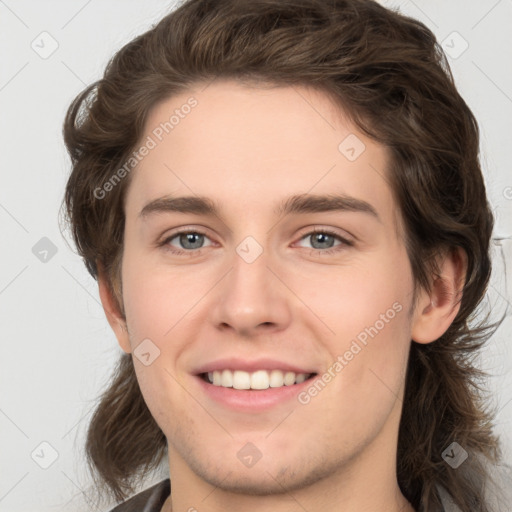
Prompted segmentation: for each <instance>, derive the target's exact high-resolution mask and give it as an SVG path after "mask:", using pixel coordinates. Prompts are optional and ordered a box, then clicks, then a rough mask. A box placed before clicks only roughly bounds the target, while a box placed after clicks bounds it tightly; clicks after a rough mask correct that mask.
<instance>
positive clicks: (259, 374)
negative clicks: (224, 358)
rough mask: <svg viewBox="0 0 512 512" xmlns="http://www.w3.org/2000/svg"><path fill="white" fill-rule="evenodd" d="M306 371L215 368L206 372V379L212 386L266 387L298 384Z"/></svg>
mask: <svg viewBox="0 0 512 512" xmlns="http://www.w3.org/2000/svg"><path fill="white" fill-rule="evenodd" d="M308 376H309V374H308V373H294V372H283V371H281V370H272V371H267V370H257V371H255V372H252V373H249V372H244V371H242V370H235V371H231V370H222V371H221V370H215V371H213V372H208V380H209V381H210V383H211V384H213V385H214V386H222V387H224V388H235V389H268V388H269V387H271V388H280V387H281V386H283V385H284V386H292V385H293V384H300V383H301V382H304V381H305V380H306V379H307V378H308Z"/></svg>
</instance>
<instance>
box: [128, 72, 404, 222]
mask: <svg viewBox="0 0 512 512" xmlns="http://www.w3.org/2000/svg"><path fill="white" fill-rule="evenodd" d="M149 140H151V141H152V142H151V145H152V146H153V147H152V149H151V150H150V151H149V152H147V154H146V156H144V158H142V159H141V161H140V162H139V163H138V164H137V166H136V168H135V169H134V171H133V175H132V182H131V184H130V188H129V191H128V197H127V204H131V205H132V206H134V207H135V208H138V209H139V211H140V209H141V208H142V207H143V206H144V204H145V203H147V202H148V201H149V200H154V199H156V198H158V197H162V196H164V195H166V194H167V195H181V196H184V195H187V196H191V195H199V196H208V197H211V198H212V199H213V200H214V201H215V202H217V203H218V204H219V205H220V206H221V207H224V208H226V209H227V208H229V205H230V204H233V205H234V204H235V203H237V206H238V210H239V209H240V207H243V208H244V211H246V212H252V213H257V212H258V213H259V214H262V212H263V211H267V210H269V211H270V210H272V211H273V212H275V211H276V202H277V200H278V199H280V200H281V201H280V202H283V201H284V200H285V199H286V198H287V197H290V196H292V195H299V194H307V193H311V194H326V193H333V194H344V195H348V196H351V197H356V198H360V199H361V200H364V201H367V202H368V203H370V204H373V205H374V206H375V208H376V209H377V210H383V214H384V215H385V214H386V213H387V214H388V215H390V214H393V212H394V210H395V205H394V202H393V198H392V194H391V190H390V188H389V185H388V180H387V166H388V162H389V153H388V150H387V148H385V147H384V146H382V145H380V144H378V143H376V142H375V141H373V140H371V139H369V138H368V137H367V136H365V135H363V134H362V133H361V132H360V131H359V130H358V129H357V128H356V126H355V125H353V124H352V123H351V122H350V121H349V120H348V118H347V116H346V115H345V114H344V112H343V111H342V109H341V108H340V107H339V106H338V105H335V104H334V103H333V101H332V100H331V99H330V98H329V97H328V96H327V95H326V94H324V93H322V92H321V91H318V90H315V89H312V88H309V87H305V86H293V87H284V86H279V87H269V86H265V87H259V86H248V85H246V84H240V83H238V82H236V81H229V80H224V81H220V80H217V81H215V82H213V83H211V84H209V85H205V84H196V85H195V86H194V87H192V88H190V90H188V91H186V92H182V93H180V94H177V95H175V96H173V97H171V98H169V99H166V100H164V101H162V102H160V103H158V104H157V105H155V106H154V107H153V108H152V109H151V110H150V112H149V114H148V117H147V120H146V124H145V130H144V134H143V136H142V138H141V143H144V141H146V142H147V141H149Z"/></svg>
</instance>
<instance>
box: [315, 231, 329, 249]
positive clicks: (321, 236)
mask: <svg viewBox="0 0 512 512" xmlns="http://www.w3.org/2000/svg"><path fill="white" fill-rule="evenodd" d="M315 236H316V237H317V238H316V241H318V242H319V243H320V244H322V243H323V244H325V243H328V242H329V241H330V240H329V239H331V238H332V236H331V235H328V234H326V233H317V234H316V235H315ZM328 247H330V245H329V246H328ZM322 248H323V249H325V247H322Z"/></svg>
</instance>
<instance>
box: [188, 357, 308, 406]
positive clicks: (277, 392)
mask: <svg viewBox="0 0 512 512" xmlns="http://www.w3.org/2000/svg"><path fill="white" fill-rule="evenodd" d="M224 368H226V367H224ZM259 368H261V367H259ZM289 371H293V370H289ZM201 373H203V372H201ZM299 373H306V372H299ZM309 373H313V372H309ZM316 376H317V375H313V376H312V377H311V378H309V379H307V380H305V381H304V382H301V383H300V384H293V385H292V386H282V387H280V388H268V389H247V390H240V389H234V388H224V387H222V386H214V385H213V384H210V383H209V382H206V381H205V380H203V378H202V377H201V376H200V375H195V376H194V380H195V381H197V383H198V385H199V388H200V390H201V392H202V393H203V394H204V395H206V397H207V398H208V399H209V400H211V401H213V402H215V403H216V404H218V405H221V406H223V407H224V408H226V409H229V410H232V411H235V412H242V413H261V412H265V411H268V410H270V409H272V408H273V407H276V406H278V405H280V404H284V403H288V402H290V401H291V400H295V401H297V395H298V394H299V393H300V392H301V391H304V390H305V389H306V388H307V387H308V386H310V385H311V383H312V382H314V380H315V377H316ZM295 405H298V404H297V403H296V404H295Z"/></svg>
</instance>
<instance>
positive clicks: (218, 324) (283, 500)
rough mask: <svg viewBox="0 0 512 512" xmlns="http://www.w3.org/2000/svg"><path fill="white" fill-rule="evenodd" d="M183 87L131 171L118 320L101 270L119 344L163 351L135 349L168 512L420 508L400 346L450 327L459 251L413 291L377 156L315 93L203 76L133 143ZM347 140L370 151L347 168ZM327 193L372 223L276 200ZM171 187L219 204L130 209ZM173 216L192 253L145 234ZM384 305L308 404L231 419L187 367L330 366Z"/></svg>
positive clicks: (383, 159)
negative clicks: (247, 448) (401, 432)
mask: <svg viewBox="0 0 512 512" xmlns="http://www.w3.org/2000/svg"><path fill="white" fill-rule="evenodd" d="M192 95H193V96H194V98H196V99H197V101H198V105H197V106H196V107H195V108H194V109H193V110H192V111H191V113H190V114H189V115H188V116H186V117H185V118H184V119H181V120H180V123H179V124H178V125H177V126H175V128H174V129H173V131H172V132H170V133H169V134H167V135H165V137H164V138H163V139H162V141H161V142H160V143H159V144H158V145H157V147H155V148H154V149H152V150H151V151H150V152H149V154H148V155H147V156H146V157H145V158H144V159H143V160H142V161H141V162H140V163H139V164H138V166H137V168H136V169H135V170H134V171H132V176H131V180H132V181H131V183H130V186H129V188H128V193H127V196H126V203H125V215H126V227H125V245H124V253H123V260H122V274H121V275H122V287H123V295H122V301H123V304H124V308H125V313H126V320H124V319H123V317H122V315H121V314H120V313H119V311H118V310H117V309H116V307H115V305H114V304H115V303H114V300H113V297H112V296H111V294H110V292H109V287H108V286H107V281H106V278H105V276H104V275H103V274H101V275H100V279H99V284H100V296H101V299H102V303H103V306H104V309H105V313H106V316H107V318H108V320H109V323H110V325H111V326H112V329H113V330H114V332H115V334H116V336H117V339H118V342H119V344H120V346H121V348H122V349H123V350H124V351H125V352H127V353H131V352H133V350H134V349H135V348H136V347H137V346H138V345H139V343H141V341H142V340H144V339H146V338H149V339H150V340H151V341H152V343H154V344H155V345H156V346H157V347H158V349H159V350H160V356H159V357H158V358H156V359H155V360H154V362H153V363H152V364H150V365H149V366H145V365H144V364H142V363H141V362H140V361H139V360H138V358H137V357H134V364H135V370H136V374H137V379H138V381H139V384H140V388H141V390H142V393H143V396H144V398H145V400H146V402H147V405H148V407H149V409H150V411H151V413H152V415H153V416H154V418H155V420H156V421H157V423H158V425H159V426H160V428H161V429H162V431H163V432H164V433H165V435H166V438H167V441H168V449H169V455H168V456H169V468H170V475H171V481H172V495H171V496H170V497H169V499H168V500H167V501H166V503H165V505H164V507H163V509H162V510H163V511H165V512H167V511H170V510H173V511H174V512H178V511H180V512H181V511H188V510H194V509H196V510H198V511H200V512H214V511H219V512H220V511H225V510H245V511H256V510H257V511H273V512H295V511H303V510H308V511H314V510H322V511H323V512H329V511H333V512H334V511H339V510H343V511H344V512H365V511H375V510H379V511H382V512H385V511H386V512H397V511H407V512H410V511H412V510H414V509H413V508H412V506H411V505H410V504H409V503H408V502H407V500H406V499H405V498H404V496H403V495H402V494H401V492H400V489H399V487H398V484H397V481H396V463H395V458H396V448H397V440H398V426H399V421H400V414H401V406H402V396H403V392H404V377H405V369H406V362H407V356H408V353H409V349H410V345H411V340H414V341H415V342H417V343H430V342H432V341H434V340H436V339H437V338H438V337H439V336H441V335H442V334H443V333H444V332H445V331H446V329H447V328H448V327H449V325H450V324H451V322H452V321H453V319H454V317H455V315H456V313H457V311H458V306H457V298H458V297H457V296H458V294H457V290H458V289H459V288H460V284H461V282H462V280H463V275H464V255H463V254H462V253H460V252H459V253H457V252H450V253H446V254H445V256H444V257H443V258H440V260H439V265H440V269H441V277H439V278H437V279H436V280H434V281H433V287H432V291H431V293H427V292H426V291H423V290H420V292H419V294H418V296H417V300H416V301H415V302H414V301H413V298H414V297H413V276H412V273H411V267H410V263H409V260H408V257H407V254H406V250H405V246H404V242H403V237H402V236H401V229H402V228H401V226H402V224H401V219H400V214H399V212H398V210H397V205H396V203H395V201H394V199H393V196H392V194H391V190H390V188H389V185H388V182H387V180H386V174H387V172H386V165H387V162H388V161H389V154H388V152H387V149H386V148H385V147H383V146H381V145H379V144H377V143H375V142H373V141H372V140H370V139H369V138H367V137H365V136H364V135H363V134H362V133H360V132H359V131H358V130H357V129H356V128H355V126H354V125H352V124H351V123H350V122H349V120H348V119H347V118H346V116H344V115H343V112H342V111H340V109H338V108H336V107H335V106H334V104H333V103H332V102H331V101H330V100H329V99H328V98H327V97H326V96H325V95H324V94H322V93H321V92H319V91H315V90H313V89H310V88H307V87H293V88H292V87H278V88H261V87H256V86H254V87H249V86H248V85H242V84H239V83H237V82H234V81H229V80H224V81H220V80H217V81H215V82H214V83H212V84H210V85H209V86H208V87H205V85H204V84H201V86H199V85H197V87H194V88H192V89H191V90H189V91H187V92H186V93H183V94H180V95H177V96H174V97H172V98H170V99H168V100H166V101H164V102H162V103H160V104H158V105H155V106H154V108H153V109H152V110H151V112H150V115H149V117H148V119H147V123H146V130H145V133H144V135H143V137H142V138H141V140H145V139H146V137H147V136H148V135H151V133H152V130H153V129H154V128H155V127H156V126H158V125H159V123H161V122H163V121H165V120H167V119H168V118H169V113H170V112H172V111H173V110H174V109H176V108H180V106H181V105H183V104H184V103H186V101H187V99H188V98H189V97H190V96H192ZM349 134H355V135H357V137H358V138H359V139H360V140H361V141H363V142H364V144H365V146H366V149H365V151H364V152H363V153H362V154H361V155H360V156H359V157H358V158H357V159H356V160H355V161H349V160H348V159H347V158H346V157H345V156H344V155H343V154H342V153H341V152H340V151H339V150H338V145H339V144H340V142H341V141H343V140H344V139H345V137H347V135H349ZM329 193H340V194H341V193H343V194H346V195H349V196H353V197H355V198H359V199H362V200H364V201H367V202H368V203H370V204H371V205H372V206H373V207H374V208H375V210H376V211H377V213H378V215H379V218H380V220H377V219H376V218H374V217H373V216H372V215H369V214H367V213H363V212H350V211H343V212H339V211H336V212H316V213H300V214H291V215H289V216H287V217H278V216H276V215H275V213H274V211H273V210H274V208H275V206H276V205H277V204H278V203H279V202H281V201H283V200H284V199H286V198H287V197H289V196H291V195H294V194H329ZM165 195H172V196H185V195H199V196H207V197H209V198H211V199H213V200H215V201H217V202H218V204H219V205H221V211H220V215H219V217H215V216H214V217H208V216H204V215H197V214H183V213H177V212H166V213H157V214H151V215H148V216H145V217H141V216H140V215H139V214H140V212H141V210H142V208H143V207H144V206H145V205H146V204H147V203H148V202H149V201H151V200H153V199H156V198H158V197H161V196H165ZM182 227H183V228H188V227H190V231H192V232H193V231H194V228H196V229H197V228H200V229H201V231H204V232H205V233H206V235H207V236H206V237H205V238H204V242H203V247H202V248H201V250H198V249H189V248H188V247H190V245H188V246H187V245H185V246H184V245H183V243H181V244H180V237H179V236H178V237H175V238H173V239H171V241H168V242H167V245H166V246H158V245H157V242H160V241H162V240H164V239H166V238H168V237H170V236H171V235H173V234H174V233H175V230H176V228H182ZM321 228H328V229H329V230H334V231H335V232H336V234H338V235H339V236H341V237H343V238H345V239H347V240H349V241H351V242H353V244H352V245H346V244H343V243H342V242H341V241H340V240H338V239H336V238H334V239H332V240H331V242H330V245H331V247H330V248H340V247H341V250H339V251H337V252H335V253H332V254H326V253H325V251H326V249H325V248H323V247H328V246H329V243H326V244H324V245H321V244H319V242H318V241H317V240H316V239H315V237H314V236H313V237H311V232H312V231H313V229H316V230H318V231H321ZM247 236H251V237H253V238H254V239H255V240H256V241H257V242H258V244H259V245H260V246H261V247H262V248H263V253H262V254H261V255H260V256H259V257H258V258H257V259H256V260H255V261H254V262H252V263H247V262H246V261H245V260H244V259H242V258H241V257H240V256H239V254H238V253H237V251H236V248H237V246H238V245H239V244H240V242H242V241H243V240H244V239H245V238H246V237H247ZM182 242H183V239H182ZM200 243H201V242H199V243H197V242H196V245H195V246H193V247H197V246H198V245H200ZM185 244H186V240H185ZM169 246H171V247H172V248H175V249H181V250H182V251H187V250H188V251H189V253H190V254H185V255H174V254H172V253H171V252H170V251H169V250H168V248H169ZM166 248H167V250H166ZM328 248H329V247H328ZM394 303H398V304H399V305H400V306H402V309H401V311H400V312H399V313H397V314H396V315H395V316H394V318H393V319H392V320H390V321H389V322H387V323H386V324H385V327H384V328H382V329H381V330H380V331H379V332H378V335H376V336H375V337H374V338H370V339H369V341H368V344H367V346H365V347H364V348H363V349H362V350H361V351H360V352H359V353H358V354H357V355H356V356H355V357H354V358H353V359H352V360H351V361H349V362H348V363H347V365H346V366H345V367H344V368H343V370H342V371H340V372H338V373H337V374H336V377H335V378H333V379H332V380H331V381H330V382H329V383H328V384H327V385H326V386H325V388H324V389H323V390H322V391H321V392H320V393H318V395H317V396H316V397H314V398H313V399H311V401H310V402H309V403H308V404H306V405H303V404H301V403H299V402H298V401H297V400H295V399H292V400H290V401H288V402H286V403H285V404H282V405H277V406H275V407H273V408H272V409H271V410H269V411H266V412H263V413H259V414H251V413H241V412H235V411H233V410H229V409H227V408H226V407H223V406H222V405H219V404H217V403H215V402H213V401H212V400H210V399H209V398H208V397H207V396H206V395H205V394H204V393H203V392H202V391H201V389H200V387H199V385H198V382H197V380H196V377H194V376H192V374H191V373H192V372H193V370H194V369H195V368H197V367H198V365H199V364H204V363H206V362H209V361H212V360H214V359H217V358H220V357H229V356H236V357H241V358H244V359H255V358H258V357H272V358H275V359H279V360H284V361H289V362H290V363H294V364H296V365H298V366H306V367H311V366H313V367H314V368H318V369H319V373H321V372H324V371H326V370H327V369H328V368H329V367H332V365H333V363H334V362H335V361H336V359H337V357H338V356H339V355H343V354H344V353H345V352H346V351H347V350H348V349H349V348H350V345H351V343H352V341H353V340H354V339H355V338H356V336H357V335H358V334H359V333H360V332H361V331H363V330H364V329H365V327H368V326H370V325H374V324H375V322H376V321H377V320H378V319H379V318H380V315H381V314H384V313H385V312H386V311H387V310H389V309H390V308H392V305H393V304H394ZM247 442H251V443H253V444H254V445H255V446H256V447H257V449H258V450H259V452H261V455H262V456H261V459H260V460H259V461H258V462H257V463H256V464H255V465H254V466H252V467H250V468H248V467H246V466H245V465H243V464H242V463H241V462H240V460H239V459H238V457H237V452H238V451H239V450H240V449H241V448H242V447H243V446H244V445H245V444H246V443H247ZM340 504H343V508H342V509H341V508H340ZM192 507H194V508H192Z"/></svg>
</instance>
